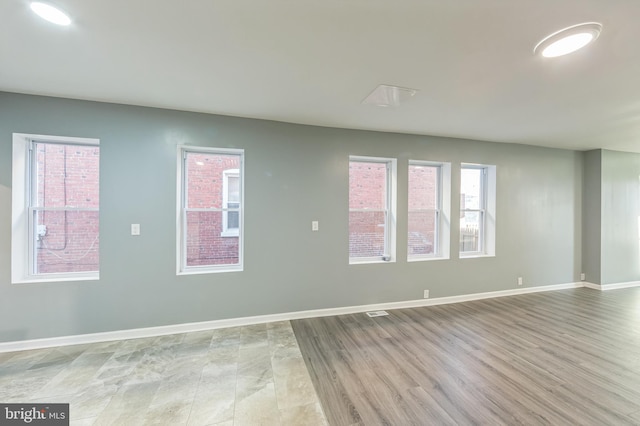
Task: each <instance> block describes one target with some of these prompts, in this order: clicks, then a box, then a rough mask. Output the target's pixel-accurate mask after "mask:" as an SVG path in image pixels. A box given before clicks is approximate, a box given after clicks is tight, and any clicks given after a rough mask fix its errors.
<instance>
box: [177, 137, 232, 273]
mask: <svg viewBox="0 0 640 426" xmlns="http://www.w3.org/2000/svg"><path fill="white" fill-rule="evenodd" d="M178 149H179V164H178V170H179V173H178V180H179V182H178V203H179V208H178V217H177V230H178V238H177V240H178V246H179V247H178V266H177V268H178V274H183V273H187V274H188V273H207V272H224V271H240V270H242V256H243V250H242V246H243V232H242V223H243V195H242V194H243V191H242V189H243V163H244V150H241V149H218V148H202V147H186V146H181V147H179V148H178Z"/></svg>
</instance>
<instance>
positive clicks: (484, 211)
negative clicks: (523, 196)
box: [458, 163, 496, 258]
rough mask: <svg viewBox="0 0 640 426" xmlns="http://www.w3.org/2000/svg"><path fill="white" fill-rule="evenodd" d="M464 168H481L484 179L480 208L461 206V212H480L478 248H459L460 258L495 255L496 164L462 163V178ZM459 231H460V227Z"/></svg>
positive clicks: (482, 180)
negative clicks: (462, 249) (469, 249)
mask: <svg viewBox="0 0 640 426" xmlns="http://www.w3.org/2000/svg"><path fill="white" fill-rule="evenodd" d="M464 169H476V170H481V171H482V179H481V181H480V184H481V189H480V208H479V209H466V208H465V209H463V208H462V206H460V212H461V213H462V212H478V213H479V214H480V223H479V225H478V226H479V229H478V250H477V251H465V252H463V251H461V250H459V253H460V258H473V257H485V256H495V240H496V237H495V231H496V228H495V224H496V221H495V216H496V166H492V165H486V164H474V163H462V164H461V166H460V176H461V179H462V171H463V170H464ZM460 190H461V188H460ZM458 232H460V228H459V227H458ZM458 236H459V235H458ZM459 241H460V238H458V243H459Z"/></svg>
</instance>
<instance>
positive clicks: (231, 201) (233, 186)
mask: <svg viewBox="0 0 640 426" xmlns="http://www.w3.org/2000/svg"><path fill="white" fill-rule="evenodd" d="M223 173H224V174H223V176H224V182H223V185H224V186H223V190H222V199H223V201H222V205H223V206H224V208H225V209H226V210H225V211H224V214H223V215H222V234H221V235H222V236H223V237H237V236H238V235H239V230H240V210H239V209H240V174H239V173H238V169H231V170H225V171H224V172H223Z"/></svg>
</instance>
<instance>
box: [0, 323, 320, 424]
mask: <svg viewBox="0 0 640 426" xmlns="http://www.w3.org/2000/svg"><path fill="white" fill-rule="evenodd" d="M0 402H5V403H6V402H37V403H41V402H49V403H55V402H63V403H70V404H71V406H70V417H71V425H76V426H85V425H118V426H121V425H198V426H200V425H225V426H227V425H228V426H230V425H252V426H254V425H283V426H284V425H296V426H298V425H326V424H327V423H326V419H325V416H324V414H323V412H322V408H321V406H320V403H319V401H318V398H317V395H316V393H315V390H314V388H313V384H312V383H311V379H310V378H309V373H308V372H307V369H306V366H305V363H304V360H303V358H302V355H301V354H300V349H299V348H298V344H297V341H296V338H295V336H294V334H293V330H292V329H291V325H290V323H289V322H288V321H283V322H277V323H270V324H260V325H252V326H245V327H236V328H227V329H219V330H210V331H203V332H196V333H185V334H175V335H169V336H161V337H152V338H144V339H132V340H121V341H116V342H105V343H95V344H87V345H76V346H66V347H58V348H50V349H39V350H31V351H23V352H11V353H0Z"/></svg>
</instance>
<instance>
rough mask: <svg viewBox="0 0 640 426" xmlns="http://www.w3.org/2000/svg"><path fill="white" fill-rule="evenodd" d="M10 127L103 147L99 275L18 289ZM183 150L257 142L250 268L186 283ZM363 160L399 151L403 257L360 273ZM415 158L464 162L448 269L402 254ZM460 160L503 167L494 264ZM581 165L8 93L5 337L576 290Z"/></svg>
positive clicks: (504, 147)
mask: <svg viewBox="0 0 640 426" xmlns="http://www.w3.org/2000/svg"><path fill="white" fill-rule="evenodd" d="M13 132H20V133H36V134H49V135H60V136H78V137H95V138H99V139H100V142H101V145H100V146H101V164H100V172H101V178H100V198H101V202H100V227H101V238H100V254H101V270H100V280H99V281H94V282H61V283H42V284H21V285H12V284H11V283H10V231H11V230H10V228H11V224H10V217H11V211H10V209H11V207H10V204H11V203H10V201H11V193H10V191H11V190H10V188H11V135H12V133H13ZM177 144H189V145H200V146H213V147H237V148H244V149H245V160H246V170H245V203H246V204H245V209H246V210H245V235H246V237H245V238H246V239H245V247H246V248H245V270H244V272H239V273H223V274H208V275H191V276H176V273H175V256H176V248H175V247H176V242H175V234H176V232H175V211H176V194H175V192H176V189H175V188H176V183H175V182H176V145H177ZM351 154H354V155H369V156H383V157H394V158H398V173H399V176H398V217H399V225H398V240H397V242H398V252H397V255H398V261H397V262H396V263H392V264H369V265H349V264H348V259H347V257H348V235H347V218H348V215H347V209H348V204H347V200H348V193H347V190H348V157H349V155H351ZM409 159H416V160H435V161H449V162H451V163H452V188H453V193H452V200H453V205H452V212H454V213H453V214H452V216H453V217H452V230H453V233H452V244H451V249H452V258H451V260H442V261H429V262H413V263H407V262H406V260H405V259H406V222H405V220H404V219H403V218H404V217H406V213H407V206H406V204H407V196H406V189H407V161H408V160H409ZM460 162H472V163H483V164H494V165H496V166H497V213H496V218H497V238H496V256H495V257H492V258H478V259H464V260H460V259H458V255H457V250H458V243H457V238H458V234H457V232H456V228H457V227H458V221H459V218H458V215H456V213H455V212H456V211H457V209H458V208H459V191H458V188H459V181H460V178H459V173H460ZM582 170H583V154H582V153H580V152H574V151H567V150H557V149H548V148H538V147H531V146H523V145H512V144H496V143H487V142H479V141H469V140H455V139H446V138H437V137H426V136H412V135H401V134H391V133H376V132H366V131H354V130H342V129H331V128H320V127H311V126H302V125H292V124H283V123H276V122H269V121H260V120H251V119H240V118H232V117H222V116H215V115H206V114H196V113H187V112H179V111H169V110H161V109H152V108H141V107H132V106H122V105H113V104H103V103H93V102H84V101H73V100H65V99H55V98H46V97H36V96H26V95H17V94H8V93H0V341H15V340H22V339H33V338H42V337H54V336H62V335H75V334H83V333H93V332H102V331H111V330H120V329H129V328H138V327H148V326H160V325H168V324H177V323H185V322H194V321H205V320H215V319H224V318H234V317H244V316H252V315H261V314H271V313H282V312H293V311H300V310H307V309H318V308H331V307H340V306H351V305H360V304H370V303H381V302H392V301H402V300H411V299H419V298H421V296H422V293H423V289H430V290H431V297H442V296H453V295H460V294H469V293H478V292H487V291H496V290H505V289H513V288H516V287H517V285H516V280H517V277H518V276H522V277H523V278H524V283H525V287H526V286H545V285H552V284H561V283H569V282H574V281H577V280H578V278H579V273H580V266H581V263H582V253H581V252H582V241H581V235H582V219H581V218H582V181H583V179H582ZM312 220H318V221H319V222H320V232H311V221H312ZM131 223H140V224H141V227H142V235H141V236H139V237H132V236H130V235H129V225H130V224H131Z"/></svg>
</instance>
